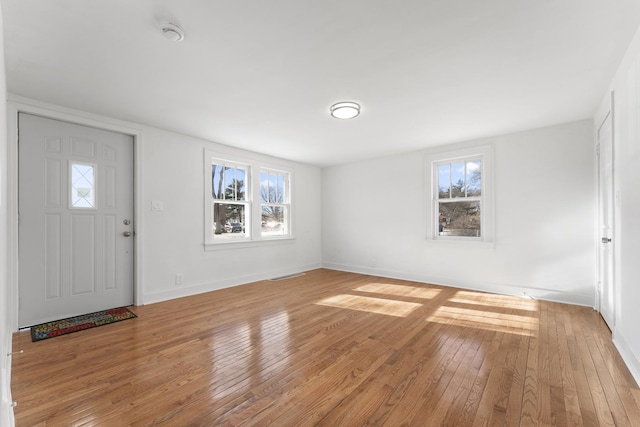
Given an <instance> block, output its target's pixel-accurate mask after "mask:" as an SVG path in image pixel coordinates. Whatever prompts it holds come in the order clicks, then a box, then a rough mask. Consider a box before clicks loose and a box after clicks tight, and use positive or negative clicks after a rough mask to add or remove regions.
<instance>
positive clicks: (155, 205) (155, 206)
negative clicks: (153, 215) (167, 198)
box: [151, 200, 164, 211]
mask: <svg viewBox="0 0 640 427" xmlns="http://www.w3.org/2000/svg"><path fill="white" fill-rule="evenodd" d="M151 210H152V211H163V210H164V203H162V202H159V201H157V200H153V201H152V202H151Z"/></svg>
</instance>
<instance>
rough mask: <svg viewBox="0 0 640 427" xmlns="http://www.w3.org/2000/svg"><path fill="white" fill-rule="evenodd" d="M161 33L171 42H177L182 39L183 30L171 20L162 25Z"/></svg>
mask: <svg viewBox="0 0 640 427" xmlns="http://www.w3.org/2000/svg"><path fill="white" fill-rule="evenodd" d="M162 34H163V35H164V36H165V37H166V38H167V39H169V40H171V41H172V42H179V41H182V40H184V30H183V29H182V27H180V25H178V24H174V23H173V22H167V23H166V24H163V25H162Z"/></svg>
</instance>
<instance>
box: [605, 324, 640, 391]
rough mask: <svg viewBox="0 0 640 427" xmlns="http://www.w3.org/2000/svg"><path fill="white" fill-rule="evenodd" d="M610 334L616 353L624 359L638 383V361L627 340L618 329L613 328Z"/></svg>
mask: <svg viewBox="0 0 640 427" xmlns="http://www.w3.org/2000/svg"><path fill="white" fill-rule="evenodd" d="M612 335H613V345H615V346H616V348H617V349H618V353H620V356H621V357H622V360H624V363H625V364H626V365H627V368H629V371H630V372H631V375H633V378H634V379H635V380H636V384H637V385H640V361H639V360H638V358H637V357H636V356H635V355H634V354H633V351H632V350H631V347H629V344H628V342H627V340H626V339H625V337H624V335H622V334H621V333H620V331H619V330H617V329H614V330H613V334H612Z"/></svg>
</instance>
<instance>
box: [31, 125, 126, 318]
mask: <svg viewBox="0 0 640 427" xmlns="http://www.w3.org/2000/svg"><path fill="white" fill-rule="evenodd" d="M18 120H19V121H18V127H19V142H18V144H19V148H18V156H19V159H18V168H19V170H18V186H19V191H18V196H19V202H18V205H19V207H18V213H19V218H18V222H19V225H18V233H19V237H18V239H19V240H18V243H19V253H18V257H19V258H18V262H19V285H18V287H19V309H18V312H19V316H18V320H19V326H20V327H26V326H31V325H34V324H38V323H42V322H46V321H50V320H56V319H61V318H65V317H69V316H74V315H79V314H85V313H90V312H94V311H99V310H104V309H108V308H115V307H121V306H127V305H131V304H132V303H133V243H134V240H133V230H134V228H133V137H131V136H128V135H121V134H118V133H113V132H108V131H104V130H100V129H94V128H90V127H84V126H79V125H74V124H70V123H66V122H61V121H57V120H52V119H46V118H43V117H38V116H33V115H30V114H24V113H20V114H19V118H18Z"/></svg>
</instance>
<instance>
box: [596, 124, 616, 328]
mask: <svg viewBox="0 0 640 427" xmlns="http://www.w3.org/2000/svg"><path fill="white" fill-rule="evenodd" d="M597 137H598V142H597V143H598V193H599V194H598V199H599V200H598V205H599V213H598V217H599V223H600V227H599V228H600V235H599V238H600V241H599V245H600V252H599V263H598V264H599V265H598V270H599V278H598V280H599V287H598V290H599V309H600V314H601V315H602V318H603V319H604V320H605V322H607V325H609V328H611V329H613V327H614V325H615V285H614V283H615V282H614V252H613V249H614V246H613V241H612V239H613V225H614V186H613V124H612V118H611V112H609V114H607V116H606V118H605V119H604V121H603V122H602V123H601V124H600V127H599V128H598V134H597Z"/></svg>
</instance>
